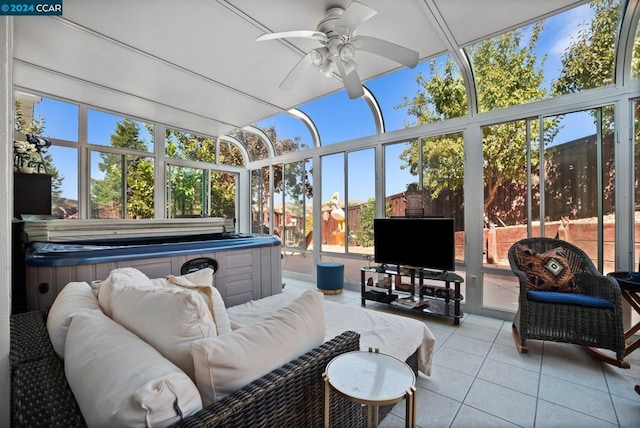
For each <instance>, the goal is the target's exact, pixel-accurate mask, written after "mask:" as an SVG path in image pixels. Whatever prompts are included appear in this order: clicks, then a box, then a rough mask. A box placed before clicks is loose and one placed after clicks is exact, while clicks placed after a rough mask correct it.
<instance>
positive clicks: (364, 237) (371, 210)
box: [356, 198, 391, 247]
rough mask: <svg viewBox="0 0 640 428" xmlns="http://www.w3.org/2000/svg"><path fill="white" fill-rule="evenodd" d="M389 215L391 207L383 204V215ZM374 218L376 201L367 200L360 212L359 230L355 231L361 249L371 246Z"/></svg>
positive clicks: (372, 199)
mask: <svg viewBox="0 0 640 428" xmlns="http://www.w3.org/2000/svg"><path fill="white" fill-rule="evenodd" d="M390 214H391V206H390V205H389V204H388V203H387V204H385V215H386V217H388V216H389V215H390ZM375 217H376V200H375V199H374V198H369V199H367V202H365V203H364V204H363V206H362V211H360V228H359V229H358V230H357V232H356V233H357V235H358V239H359V241H360V245H362V246H363V247H371V246H373V241H374V236H373V219H374V218H375Z"/></svg>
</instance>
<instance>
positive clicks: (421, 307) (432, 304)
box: [360, 267, 464, 325]
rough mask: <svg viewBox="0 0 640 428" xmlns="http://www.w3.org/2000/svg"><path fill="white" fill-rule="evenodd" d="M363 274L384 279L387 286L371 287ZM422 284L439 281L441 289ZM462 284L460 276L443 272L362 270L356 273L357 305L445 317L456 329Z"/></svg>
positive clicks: (370, 283) (459, 316)
mask: <svg viewBox="0 0 640 428" xmlns="http://www.w3.org/2000/svg"><path fill="white" fill-rule="evenodd" d="M367 274H371V275H379V274H382V275H384V276H385V277H386V278H388V280H387V281H385V282H386V283H387V285H383V284H379V285H378V286H374V280H371V281H369V283H367V278H366V277H367ZM402 277H409V278H410V283H409V284H402ZM371 278H372V277H370V279H371ZM416 279H417V280H418V282H417V284H416ZM425 280H431V281H442V282H444V286H438V285H432V284H425V283H424V281H425ZM462 282H464V279H462V277H461V276H460V275H457V274H455V273H453V272H447V271H444V272H437V271H431V270H428V269H420V268H400V269H398V268H395V269H393V268H392V269H389V268H387V269H384V270H380V268H379V267H364V268H362V269H360V287H361V292H360V297H361V304H362V306H366V302H367V300H371V301H375V302H382V303H388V304H391V305H393V306H394V307H397V308H402V309H407V310H411V311H419V312H421V313H425V314H433V315H444V316H449V317H452V318H453V325H460V318H462V316H463V313H462V311H461V310H460V301H461V300H462V294H460V284H462ZM452 284H453V288H451V285H452ZM416 290H417V296H416Z"/></svg>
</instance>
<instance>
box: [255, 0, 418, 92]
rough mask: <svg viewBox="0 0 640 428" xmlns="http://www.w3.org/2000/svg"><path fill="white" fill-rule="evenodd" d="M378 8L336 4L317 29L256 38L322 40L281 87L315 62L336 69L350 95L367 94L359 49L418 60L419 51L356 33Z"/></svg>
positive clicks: (410, 62)
mask: <svg viewBox="0 0 640 428" xmlns="http://www.w3.org/2000/svg"><path fill="white" fill-rule="evenodd" d="M377 13H378V12H377V11H375V10H374V9H372V8H370V7H369V6H367V5H365V4H364V3H360V2H357V1H353V2H351V3H350V4H349V6H347V8H346V9H343V8H341V7H332V8H330V9H329V10H327V12H326V15H325V17H324V18H323V19H322V20H321V21H320V22H319V23H318V25H317V27H316V29H315V31H314V30H295V31H284V32H280V33H269V34H263V35H262V36H260V37H258V38H257V39H256V41H263V40H273V39H286V38H289V37H302V38H307V39H314V40H318V41H319V42H320V44H321V45H322V46H320V47H318V48H316V49H313V50H311V51H310V52H309V53H307V54H306V55H305V56H304V57H303V58H302V59H301V60H300V61H299V62H298V63H297V64H296V65H295V66H294V67H293V69H291V71H289V73H288V74H287V76H286V77H285V78H284V80H283V81H282V83H280V85H279V86H278V87H280V88H283V89H287V88H290V87H292V86H293V84H294V83H295V81H297V80H298V78H299V77H300V75H302V74H304V72H305V71H306V69H307V68H309V67H310V66H312V65H313V66H315V67H316V68H317V69H318V71H320V73H322V74H323V75H325V76H327V77H332V76H333V73H334V69H335V70H337V72H338V74H339V75H340V77H341V78H342V82H343V83H344V87H345V89H346V90H347V94H348V95H349V98H351V99H354V98H359V97H361V96H362V95H364V90H363V89H362V82H361V81H360V77H359V76H358V71H357V68H358V63H357V62H356V61H355V55H356V51H357V50H360V51H364V52H369V53H372V54H375V55H379V56H382V57H385V58H388V59H390V60H392V61H395V62H397V63H399V64H402V65H405V66H407V67H411V68H413V67H415V66H416V64H418V52H416V51H414V50H411V49H408V48H405V47H403V46H400V45H397V44H395V43H392V42H388V41H386V40H382V39H379V38H376V37H370V36H360V35H356V29H357V28H358V27H359V26H360V25H361V24H362V23H363V22H365V21H367V20H368V19H370V18H372V17H373V16H375V15H376V14H377Z"/></svg>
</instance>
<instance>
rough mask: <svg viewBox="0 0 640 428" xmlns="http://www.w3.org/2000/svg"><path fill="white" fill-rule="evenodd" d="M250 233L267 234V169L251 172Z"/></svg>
mask: <svg viewBox="0 0 640 428" xmlns="http://www.w3.org/2000/svg"><path fill="white" fill-rule="evenodd" d="M251 232H252V233H265V234H266V233H269V168H267V167H264V168H261V169H254V170H253V171H251Z"/></svg>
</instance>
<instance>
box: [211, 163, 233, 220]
mask: <svg viewBox="0 0 640 428" xmlns="http://www.w3.org/2000/svg"><path fill="white" fill-rule="evenodd" d="M210 175H211V186H210V187H211V194H210V197H209V200H210V203H211V213H210V217H223V218H234V219H235V218H236V179H237V175H236V174H231V173H228V172H220V171H210Z"/></svg>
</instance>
